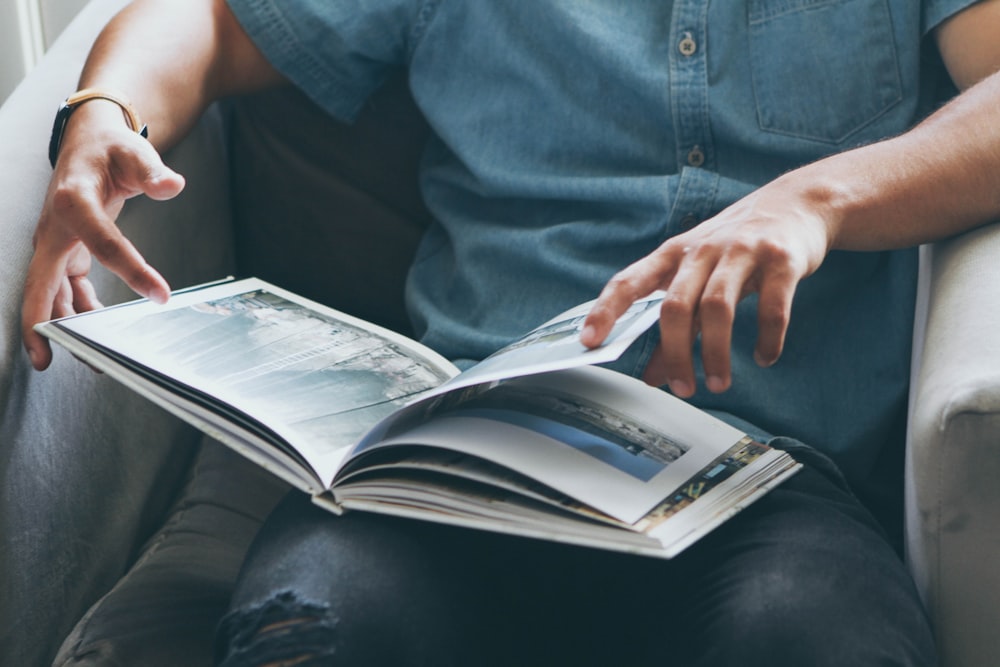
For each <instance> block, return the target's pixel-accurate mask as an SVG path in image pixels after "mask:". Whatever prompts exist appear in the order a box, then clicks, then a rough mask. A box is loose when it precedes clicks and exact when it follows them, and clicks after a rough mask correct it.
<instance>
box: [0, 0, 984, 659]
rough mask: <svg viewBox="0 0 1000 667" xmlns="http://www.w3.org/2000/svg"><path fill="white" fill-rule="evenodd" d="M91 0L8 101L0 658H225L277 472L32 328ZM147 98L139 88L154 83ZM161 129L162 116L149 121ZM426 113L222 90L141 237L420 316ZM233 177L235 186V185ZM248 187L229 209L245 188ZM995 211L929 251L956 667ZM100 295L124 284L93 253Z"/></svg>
mask: <svg viewBox="0 0 1000 667" xmlns="http://www.w3.org/2000/svg"><path fill="white" fill-rule="evenodd" d="M122 4H123V0H94V1H93V2H92V3H91V4H90V5H89V6H88V8H87V9H86V10H85V11H84V13H83V14H82V15H81V16H80V17H79V18H78V20H77V21H75V22H74V24H73V25H72V26H71V27H70V28H69V29H68V30H67V32H66V33H65V34H64V35H63V37H62V38H61V39H60V41H59V42H58V43H57V44H56V46H55V48H54V49H53V51H52V52H51V53H50V54H49V55H48V56H47V57H46V59H45V60H44V62H43V63H42V65H41V66H40V67H39V68H38V69H37V70H36V71H35V72H34V73H33V74H32V75H31V76H30V77H29V78H28V79H27V80H26V82H25V83H24V85H22V87H21V88H20V89H19V90H18V91H16V92H15V94H14V95H13V96H12V97H11V98H10V100H9V101H8V103H7V104H5V105H4V107H3V108H2V109H0V146H3V150H2V152H0V183H2V184H3V185H2V186H0V211H2V214H0V225H2V242H0V280H2V281H3V282H2V284H3V286H4V287H5V289H4V290H3V291H2V292H0V452H2V453H0V663H2V664H4V665H6V664H11V665H15V664H16V665H25V666H31V665H45V664H50V663H51V661H52V660H53V659H54V656H55V654H56V652H57V651H58V650H59V647H60V646H62V650H61V651H60V654H59V658H58V664H66V665H74V664H76V665H81V664H103V665H108V664H112V665H136V664H142V665H184V666H185V667H190V666H191V665H199V664H209V661H210V653H209V651H210V646H209V643H210V637H211V627H210V625H211V623H212V619H214V618H215V616H217V615H218V613H219V611H220V610H221V608H222V605H223V604H224V599H225V596H226V591H227V590H228V586H230V585H231V582H232V578H233V576H235V572H236V569H237V568H238V566H239V561H240V559H241V557H242V551H243V549H244V548H245V545H246V543H247V541H248V540H249V539H250V536H251V535H252V533H253V531H254V530H255V528H256V525H257V524H258V523H259V521H260V519H261V517H262V516H263V515H264V514H266V512H267V510H268V508H269V507H270V506H271V505H272V504H273V503H274V502H275V501H276V499H277V498H278V497H279V496H280V495H281V494H282V493H283V492H284V487H283V486H282V485H281V484H279V483H277V482H275V481H274V480H273V479H271V478H269V477H267V476H266V475H263V474H261V473H260V472H258V471H257V470H255V469H254V468H253V467H252V466H249V465H247V464H245V463H243V462H242V461H241V460H240V459H238V458H237V457H235V456H234V455H232V454H231V453H229V452H228V450H225V449H223V448H221V446H219V445H216V444H214V443H211V442H206V443H201V437H200V436H199V435H198V434H196V433H194V432H192V431H191V430H190V429H188V428H187V427H185V426H183V425H181V424H179V423H177V422H176V421H175V420H173V419H172V418H170V417H169V416H167V415H166V414H165V413H163V412H162V411H160V410H159V409H156V408H154V407H152V406H150V405H148V404H147V403H146V402H144V401H142V400H141V399H139V398H138V397H136V396H133V395H131V394H130V393H129V392H127V391H125V390H123V389H121V388H120V387H118V386H117V385H115V384H114V383H113V382H111V381H110V380H108V379H107V378H103V377H101V376H98V375H95V374H94V373H92V372H90V371H89V370H87V369H86V368H84V367H83V365H82V364H79V363H77V362H76V361H74V360H72V359H70V358H68V355H65V354H62V353H57V357H56V360H55V363H54V364H53V367H52V368H51V369H50V370H49V371H47V372H45V373H42V374H38V373H33V372H31V371H30V370H29V366H28V363H27V359H26V357H25V355H24V353H23V351H22V350H21V347H20V341H19V334H18V318H19V308H20V305H19V298H20V289H21V282H22V280H23V275H24V270H25V267H26V266H27V262H28V260H29V258H30V253H31V234H32V231H33V229H34V224H35V221H36V219H37V216H38V211H39V209H40V206H41V203H42V200H43V197H44V192H45V188H46V185H47V182H48V177H49V173H50V170H49V167H48V164H47V162H46V158H45V154H44V153H45V145H46V141H47V139H48V132H49V129H50V124H51V117H52V114H53V112H54V110H55V107H56V105H57V103H58V101H59V100H60V99H61V98H63V97H64V96H65V95H66V94H67V93H68V92H70V91H72V90H73V88H74V87H75V82H76V78H77V76H78V72H79V68H80V65H81V63H82V59H83V57H84V54H85V53H86V50H87V48H88V46H89V44H90V43H91V42H92V40H93V38H94V36H95V34H96V32H97V30H99V28H100V27H101V26H102V25H103V24H104V22H106V20H107V19H108V17H109V16H110V15H111V13H112V12H113V11H115V10H116V9H117V8H118V7H120V6H121V5H122ZM137 103H139V104H141V101H137ZM151 131H152V132H155V127H154V128H151ZM426 132H427V128H426V127H424V126H423V123H422V122H421V121H420V119H419V116H417V115H415V114H414V112H413V110H412V106H411V103H410V102H409V100H408V99H407V97H406V94H405V89H403V88H402V87H401V86H400V85H399V82H398V81H397V82H394V83H393V84H392V85H391V86H390V87H389V88H388V89H387V90H385V91H383V92H382V93H380V95H379V96H378V98H377V99H376V100H374V101H373V103H372V104H371V105H370V108H369V109H368V110H367V111H366V115H365V117H364V118H363V119H362V120H361V121H360V123H359V125H358V126H357V127H355V128H346V127H344V126H341V125H338V124H335V123H332V122H331V121H329V120H327V119H326V118H324V117H322V116H321V115H320V114H319V112H318V111H317V110H316V109H315V108H313V107H312V106H311V105H309V104H308V103H306V102H305V101H304V100H302V99H301V98H300V97H299V96H298V95H297V94H296V93H294V92H291V91H287V90H282V91H274V92H271V93H267V94H264V95H262V96H259V97H255V98H252V99H244V100H239V101H236V103H235V104H234V105H233V106H232V107H229V106H226V107H218V108H214V109H212V110H211V111H210V113H208V114H207V115H206V117H205V118H204V119H203V121H202V122H201V124H200V125H199V126H198V127H197V129H196V130H195V132H194V133H193V134H192V135H191V137H189V138H188V139H187V140H185V141H184V142H183V143H182V144H181V145H180V146H178V147H177V149H176V150H174V151H172V152H171V153H170V154H169V155H168V156H167V161H168V163H169V164H171V165H172V166H174V167H175V168H176V169H177V170H178V171H180V172H181V173H183V174H185V176H186V177H187V179H188V186H187V189H186V191H185V193H184V194H183V195H182V196H181V197H180V198H178V199H177V200H176V201H171V202H166V203H153V202H148V201H142V200H138V201H134V202H131V203H130V204H129V205H128V206H127V208H126V211H125V213H124V214H123V216H122V220H121V225H122V227H123V228H124V229H125V230H126V233H127V235H128V236H129V237H130V238H132V239H133V241H134V242H135V243H136V244H137V245H138V246H139V247H140V248H141V249H142V251H143V252H144V253H145V254H146V256H147V257H148V258H149V259H150V261H151V262H152V263H153V264H154V265H155V266H157V267H158V268H159V269H160V270H161V271H163V273H164V274H165V275H166V277H167V278H168V280H170V281H171V283H172V284H173V285H174V286H175V287H180V286H184V285H188V284H193V283H197V282H202V281H205V280H211V279H215V278H218V277H221V276H224V275H226V274H228V273H234V272H240V273H247V274H251V273H252V274H257V275H261V276H262V277H265V278H269V279H272V280H274V281H275V282H277V283H279V284H282V285H284V286H286V287H289V288H291V289H294V290H297V291H301V292H303V293H305V294H307V295H309V296H311V297H313V298H316V299H318V300H321V301H325V302H327V303H330V304H332V305H335V306H336V307H340V308H343V309H346V310H349V311H352V312H355V313H356V314H359V315H361V316H363V317H367V318H369V319H375V320H378V321H380V322H383V323H385V324H388V325H390V326H395V327H399V328H405V317H404V314H403V313H402V305H401V304H402V301H401V285H402V280H403V277H404V275H405V267H406V265H407V263H408V260H409V257H410V256H411V254H412V252H413V245H414V243H415V241H416V239H417V237H418V235H419V233H420V230H421V229H422V226H423V224H424V222H425V221H426V213H425V212H424V211H423V208H422V207H421V206H420V203H419V199H418V198H417V196H416V188H415V181H414V174H413V170H414V165H415V163H416V160H417V153H418V149H419V145H420V143H421V140H422V138H423V136H424V135H425V133H426ZM231 191H232V197H231V196H230V192H231ZM230 202H232V205H230ZM998 256H1000V228H998V227H990V228H986V229H984V230H981V231H978V232H974V233H971V234H967V235H965V236H963V237H961V238H959V239H956V240H954V241H950V242H948V243H943V244H939V245H937V246H935V247H934V248H933V251H931V249H927V250H926V252H925V258H924V260H925V261H924V263H923V268H922V276H921V279H922V302H921V303H922V308H921V309H920V311H919V312H918V313H917V325H918V326H917V339H916V342H917V344H916V345H915V346H914V349H915V358H914V368H915V376H914V380H915V381H914V385H913V401H912V409H911V414H910V431H909V449H908V472H907V480H906V482H907V494H908V497H907V536H908V550H909V551H908V556H909V559H910V562H911V565H912V568H913V571H914V574H915V577H916V579H917V581H918V584H919V585H920V587H921V590H922V591H923V594H924V596H925V600H926V602H927V604H928V609H929V612H930V614H931V617H932V619H933V621H934V623H935V627H936V629H937V632H938V637H939V641H940V645H941V648H942V652H943V654H944V664H945V665H946V666H947V667H955V666H967V665H970V666H978V665H983V666H988V665H995V664H1000V633H997V632H995V628H997V627H1000V605H998V604H996V599H997V598H998V597H1000V574H998V573H997V570H996V568H995V566H994V558H995V557H996V556H997V555H998V554H1000V485H998V484H997V475H998V473H1000V452H994V451H993V449H994V448H995V446H996V445H998V444H1000V327H998V324H1000V321H998V319H1000V316H998V315H997V313H998V312H1000V309H997V307H996V305H995V304H997V303H1000V279H998V278H1000V270H998V269H997V268H996V264H997V263H996V261H995V258H996V257H998ZM96 283H97V286H98V289H99V291H100V293H101V295H102V297H104V299H105V300H106V301H107V302H113V301H117V300H121V299H124V298H131V297H130V295H129V293H128V290H127V289H125V288H124V286H123V285H122V284H121V283H120V282H119V281H117V279H114V278H113V277H111V276H109V275H108V274H107V273H106V272H104V271H101V270H98V271H97V273H96Z"/></svg>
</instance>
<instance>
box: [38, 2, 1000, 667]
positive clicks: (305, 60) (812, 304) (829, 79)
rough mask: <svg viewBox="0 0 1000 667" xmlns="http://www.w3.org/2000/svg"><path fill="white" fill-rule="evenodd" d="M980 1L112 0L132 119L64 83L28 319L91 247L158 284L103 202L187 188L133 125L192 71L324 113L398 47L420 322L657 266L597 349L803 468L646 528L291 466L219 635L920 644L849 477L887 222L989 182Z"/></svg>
mask: <svg viewBox="0 0 1000 667" xmlns="http://www.w3.org/2000/svg"><path fill="white" fill-rule="evenodd" d="M998 29H1000V2H998V1H997V0H981V1H978V2H977V1H975V0H922V1H921V2H913V1H912V0H850V1H849V0H842V1H838V0H822V1H820V0H798V1H796V2H789V1H788V0H746V1H745V2H732V3H710V2H707V0H673V1H666V0H664V1H658V2H646V1H642V2H634V3H621V2H615V1H613V0H603V1H602V0H591V1H588V2H579V1H577V0H572V1H569V0H564V1H559V0H539V1H537V2H531V3H474V2H464V3H462V2H453V3H440V2H435V1H434V0H383V1H381V2H363V1H360V0H359V1H358V2H353V3H325V2H319V1H317V0H299V1H297V2H283V3H278V2H274V1H273V0H229V2H228V4H227V3H225V2H223V1H222V0H138V1H137V2H135V3H133V4H132V5H130V6H129V7H127V8H126V9H125V10H124V11H123V12H122V13H121V14H120V15H119V16H118V17H116V19H115V20H114V21H112V23H111V24H109V26H108V28H107V29H106V30H105V32H104V33H103V34H102V36H101V38H100V39H99V40H98V42H97V44H96V45H95V48H94V50H93V52H92V55H91V57H90V59H89V60H88V63H87V65H86V67H85V69H84V72H83V75H82V78H81V87H86V88H94V87H96V88H103V89H112V90H116V91H120V92H122V93H124V94H125V95H126V96H127V98H128V99H130V100H131V101H132V102H133V103H134V104H135V105H136V107H137V108H141V111H142V116H143V118H144V119H145V120H147V121H148V123H149V128H150V130H149V132H150V136H149V138H150V141H146V140H145V139H143V138H142V137H140V136H139V134H137V133H136V132H135V131H134V130H135V128H130V127H129V126H128V125H127V124H125V123H123V122H122V112H121V109H120V108H119V104H118V103H115V102H110V101H108V100H95V101H90V102H87V103H86V104H81V105H79V106H78V107H76V108H75V110H74V111H73V113H72V115H71V116H70V118H69V120H68V121H67V123H66V126H65V132H64V133H63V135H62V137H61V144H60V145H59V151H58V160H57V162H56V163H55V170H54V174H53V179H52V185H51V187H50V190H49V193H48V196H47V200H46V202H45V205H44V208H43V211H42V214H41V217H40V219H39V223H38V229H37V232H36V237H35V255H34V259H33V260H32V262H31V265H30V267H29V270H28V273H27V276H26V280H25V286H24V306H23V325H24V329H23V335H24V341H25V346H26V349H27V352H28V354H29V356H30V357H31V361H32V363H33V365H34V366H35V367H36V368H38V369H44V368H45V367H46V366H47V365H48V363H49V361H50V359H51V351H50V350H49V348H48V346H47V344H46V343H45V341H44V340H43V339H41V338H40V337H39V336H37V335H36V334H35V333H34V332H33V331H32V329H31V326H32V325H33V324H34V323H36V322H39V321H42V320H45V319H48V318H50V317H58V316H62V315H67V314H70V313H72V312H76V311H82V310H88V309H92V308H95V307H97V306H98V305H99V301H98V298H97V295H96V294H95V293H94V291H93V289H92V288H91V287H90V285H89V283H88V281H87V279H86V276H87V272H88V270H89V268H90V264H91V256H93V257H95V258H96V259H97V260H98V261H100V262H101V263H103V264H104V265H106V266H107V267H108V268H110V269H111V270H112V271H114V272H115V273H116V274H117V275H119V276H120V277H121V278H122V279H123V280H124V281H125V282H126V283H127V284H128V285H129V286H131V287H132V288H133V289H134V290H135V291H136V292H137V293H139V294H141V295H143V296H147V297H149V298H152V299H154V300H157V301H164V300H166V299H167V298H168V295H169V288H168V286H167V284H166V282H165V281H164V280H163V278H162V277H161V276H160V275H159V274H158V273H156V271H155V269H154V268H153V267H150V266H149V265H148V264H147V263H146V262H145V260H144V259H143V258H142V257H141V256H140V254H139V253H138V252H137V251H136V250H135V248H134V247H132V246H131V244H130V243H129V242H128V240H127V239H125V238H124V237H123V236H122V234H121V232H120V231H119V230H118V229H117V228H116V226H115V225H114V219H115V216H116V215H117V213H118V211H119V210H120V208H121V206H122V203H123V201H124V200H125V199H127V198H128V197H131V196H136V195H139V194H145V195H147V196H149V197H152V198H155V199H166V198H170V197H173V196H175V195H176V194H178V192H180V190H181V189H182V187H183V178H182V177H181V176H180V175H178V174H176V173H174V172H173V171H171V170H170V169H169V168H168V167H167V166H166V165H164V163H163V162H162V160H161V159H160V157H159V153H158V152H159V151H161V150H163V149H165V148H166V147H169V146H170V145H172V144H173V143H174V142H176V141H177V140H178V138H179V137H181V136H182V135H183V134H184V132H185V131H186V130H187V129H188V128H189V127H190V126H191V124H192V123H193V122H194V120H195V119H196V118H197V117H198V115H199V114H200V113H201V112H202V110H203V109H204V108H205V107H206V105H207V104H208V103H210V102H211V101H212V100H215V99H218V98H221V97H224V96H228V95H233V94H239V93H243V92H248V91H252V90H257V89H260V88H263V87H267V86H272V85H278V84H280V83H282V82H285V81H290V82H292V83H293V84H295V85H297V86H299V87H300V88H302V89H303V90H304V91H305V92H306V93H307V94H308V95H309V96H310V97H312V98H313V100H314V101H316V102H317V103H319V104H320V105H321V106H323V107H324V108H325V109H326V110H327V111H329V112H330V113H331V114H333V115H334V116H337V117H339V118H342V119H348V120H349V119H351V118H352V117H353V116H354V115H355V114H356V113H357V111H358V109H359V108H360V107H361V106H362V105H363V103H364V101H365V100H366V99H367V97H368V95H369V94H370V93H371V92H372V91H373V90H375V89H376V88H377V87H378V86H379V85H380V83H381V82H382V81H383V80H384V78H385V77H386V75H387V73H388V72H389V71H390V70H392V69H393V68H396V67H404V68H406V69H407V71H408V81H409V85H410V88H411V91H412V92H413V96H414V99H415V100H416V102H417V104H418V106H419V107H420V109H421V112H422V113H423V114H424V116H425V117H426V118H427V120H428V122H429V124H430V126H431V128H432V130H433V136H432V138H431V140H430V142H429V145H428V146H427V150H426V154H425V159H424V162H423V171H422V176H421V179H422V180H421V183H422V192H423V195H424V198H425V201H426V203H427V205H428V208H429V210H430V211H431V212H432V214H433V215H434V219H435V221H434V224H433V225H432V227H431V228H430V230H429V231H428V232H427V234H426V236H425V238H424V239H423V241H422V244H421V248H420V251H419V252H418V256H417V258H416V259H415V261H414V264H413V266H412V268H411V272H410V276H409V279H408V284H407V300H408V307H409V309H410V312H411V314H412V317H413V320H414V326H415V329H416V330H417V331H418V332H419V333H420V335H421V339H422V340H423V341H424V342H425V343H427V344H429V345H431V346H432V347H434V348H435V349H437V350H438V351H440V352H442V353H443V354H445V355H446V356H448V357H450V358H452V359H456V360H458V361H459V362H460V363H471V362H473V361H475V360H476V359H481V358H483V357H484V356H485V355H487V354H488V353H489V352H490V351H492V350H494V349H496V348H497V347H499V346H500V345H501V344H502V343H503V342H505V341H506V340H509V339H510V338H511V337H513V336H515V335H517V334H520V333H522V332H523V331H525V330H527V329H528V328H530V327H531V326H533V325H534V324H537V322H539V321H543V320H544V319H546V317H545V316H546V315H548V314H552V313H555V312H559V311H561V310H563V309H564V308H566V307H568V306H570V305H573V304H575V303H578V302H580V301H583V300H586V299H587V298H591V297H592V296H594V295H595V294H598V293H599V294H600V296H599V299H598V301H597V303H596V305H595V306H594V308H593V310H592V311H591V313H590V314H589V316H588V318H587V320H586V323H585V327H584V331H583V333H582V340H583V341H584V343H585V344H587V345H591V346H596V345H599V344H600V343H601V341H602V340H603V337H604V336H605V335H606V334H607V332H608V331H609V328H610V326H611V324H612V322H613V321H614V320H615V318H616V317H617V316H618V315H619V314H620V313H622V312H624V310H625V309H626V308H627V307H628V306H629V305H630V304H631V303H632V302H633V301H634V300H635V299H637V298H639V297H641V296H644V295H646V294H648V293H649V292H651V291H652V290H654V289H664V290H665V291H666V297H665V299H664V305H663V309H662V313H661V318H660V326H659V327H658V329H657V330H654V331H653V332H651V334H650V335H649V336H647V337H646V338H644V339H643V340H642V341H640V343H639V344H637V345H636V346H634V347H633V348H632V349H630V350H629V351H628V352H627V353H626V354H625V355H624V356H623V358H622V359H621V360H620V361H619V362H617V364H616V368H617V369H618V370H621V371H623V372H628V373H632V374H635V375H641V376H642V377H643V378H644V379H645V380H646V381H647V382H650V383H652V384H655V385H663V386H665V388H666V389H668V390H669V391H672V392H673V393H674V394H676V395H678V396H680V397H683V398H686V399H690V400H691V401H692V402H693V403H694V404H696V405H699V406H700V407H703V408H705V409H708V410H711V411H713V412H714V413H716V414H718V415H720V416H722V417H723V418H725V419H727V420H729V421H731V422H733V423H735V424H738V425H740V426H741V427H742V428H745V429H746V430H747V431H748V432H750V433H752V434H754V435H756V436H757V437H760V438H767V439H768V440H769V441H770V442H771V443H772V444H774V445H775V446H779V447H784V448H786V449H788V450H789V451H790V452H791V453H792V454H793V455H794V456H795V457H796V458H798V459H799V460H800V462H802V463H803V464H804V469H803V471H801V472H800V473H799V474H797V475H796V476H795V477H793V478H792V479H791V480H789V481H788V482H786V483H785V484H783V485H782V486H781V487H779V488H777V489H775V490H774V491H773V492H772V493H770V494H768V495H767V496H766V497H764V498H763V499H762V500H760V501H759V502H758V503H756V504H755V505H753V506H752V507H750V508H748V509H747V510H745V511H744V512H742V513H741V514H740V515H739V516H737V517H735V518H734V519H733V520H732V521H729V522H727V523H726V524H725V525H723V526H722V527H720V528H719V529H718V530H716V531H714V532H713V533H712V534H710V535H709V536H708V537H706V538H705V539H703V540H702V541H700V542H699V543H697V544H696V545H694V546H693V547H691V548H690V549H689V550H687V551H686V552H684V553H683V554H682V555H681V556H679V557H678V558H676V559H674V560H671V561H659V560H656V559H644V558H640V557H634V556H627V555H620V554H611V553H606V552H603V551H599V550H590V549H583V548H575V547H568V546H564V545H558V544H553V543H548V542H544V541H536V540H526V539H519V538H513V537H508V536H500V535H493V534H489V533H481V532H477V531H469V530H460V529H456V528H449V527H445V526H437V525H432V524H427V523H416V522H409V521H405V520H402V519H390V518H387V517H378V516H374V515H367V514H365V515H362V514H349V515H346V516H344V517H339V518H332V517H330V516H329V515H327V514H326V513H323V512H320V511H318V510H315V509H313V508H311V507H309V504H308V502H307V500H306V499H304V498H302V497H301V496H300V495H293V496H290V497H289V498H288V499H287V500H286V501H285V502H284V503H283V504H282V505H281V506H280V507H279V508H278V510H276V512H275V513H274V515H273V516H272V517H271V518H270V519H269V520H268V521H267V523H266V524H265V526H264V528H263V529H262V531H261V533H260V535H259V536H258V538H257V540H256V542H255V545H254V547H253V548H252V549H251V553H250V554H249V555H248V558H247V562H246V564H245V566H244V571H243V573H242V574H241V580H240V582H239V585H238V586H237V590H236V591H235V593H234V597H233V606H232V610H231V612H230V614H229V615H227V617H226V618H225V619H224V620H223V622H222V623H221V625H220V629H219V637H218V646H219V656H218V658H219V661H220V662H221V663H222V664H226V665H242V664H256V665H272V664H296V665H306V664H317V665H320V664H341V663H343V664H366V665H367V664H398V665H403V664H435V665H447V664H511V663H518V664H685V665H688V664H690V665H728V664H765V663H766V664H776V665H780V664H788V665H801V664H809V665H825V664H838V665H839V664H852V665H868V664H900V665H904V664H905V665H929V664H934V662H935V658H934V646H933V637H932V632H931V629H930V628H929V626H928V622H927V619H926V617H925V615H924V613H923V611H922V609H921V606H920V601H919V598H918V596H917V594H916V592H915V590H914V587H913V584H912V582H911V581H910V580H909V577H908V575H907V573H906V571H905V568H904V566H903V564H902V562H901V560H900V559H899V557H898V555H897V554H896V553H895V551H894V550H893V548H892V544H891V542H892V540H891V538H890V537H889V536H887V535H886V534H885V532H884V530H883V527H882V526H880V524H879V521H878V520H876V518H875V517H874V516H873V515H872V513H871V511H870V510H874V511H875V512H876V514H878V515H879V516H882V515H883V510H884V509H885V508H887V507H889V508H891V507H892V502H891V496H892V494H891V493H890V494H887V493H885V491H886V489H887V488H891V483H892V480H893V479H898V476H899V475H900V470H899V468H898V466H894V465H893V459H892V454H893V453H894V452H898V451H899V443H898V440H894V438H893V433H894V432H895V430H894V426H895V425H896V423H897V421H898V419H899V416H900V414H901V412H902V411H903V410H904V409H905V400H906V386H907V373H908V364H909V348H910V340H909V337H910V327H911V322H912V311H913V304H914V290H915V271H916V257H915V251H914V246H916V245H918V244H920V243H923V242H927V241H932V240H935V239H940V238H944V237H946V236H949V235H952V234H956V233H959V232H961V231H964V230H967V229H970V228H972V227H974V226H977V225H980V224H983V223H986V222H989V221H991V220H994V219H996V218H997V217H998V213H1000V204H998V201H997V198H996V192H997V191H998V186H1000V182H998V181H1000V123H997V122H996V118H997V111H996V110H997V109H998V108H1000V75H998V74H996V71H997V70H1000V41H998V40H996V39H995V35H996V34H997V30H998ZM168 56H169V57H168ZM192 84H194V85H192ZM952 86H954V87H956V88H957V89H961V90H962V93H961V94H960V95H957V96H955V97H954V99H951V100H950V101H949V102H948V103H947V104H942V102H944V101H945V100H946V99H947V98H948V97H950V96H951V94H952V93H954V92H955V89H954V88H952ZM770 434H776V437H774V436H771V435H770ZM803 443H809V444H808V445H806V444H803ZM859 498H861V499H863V500H864V503H862V501H861V500H859ZM885 516H887V517H888V518H887V519H885V522H886V523H889V524H891V521H892V515H891V512H886V513H885Z"/></svg>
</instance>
